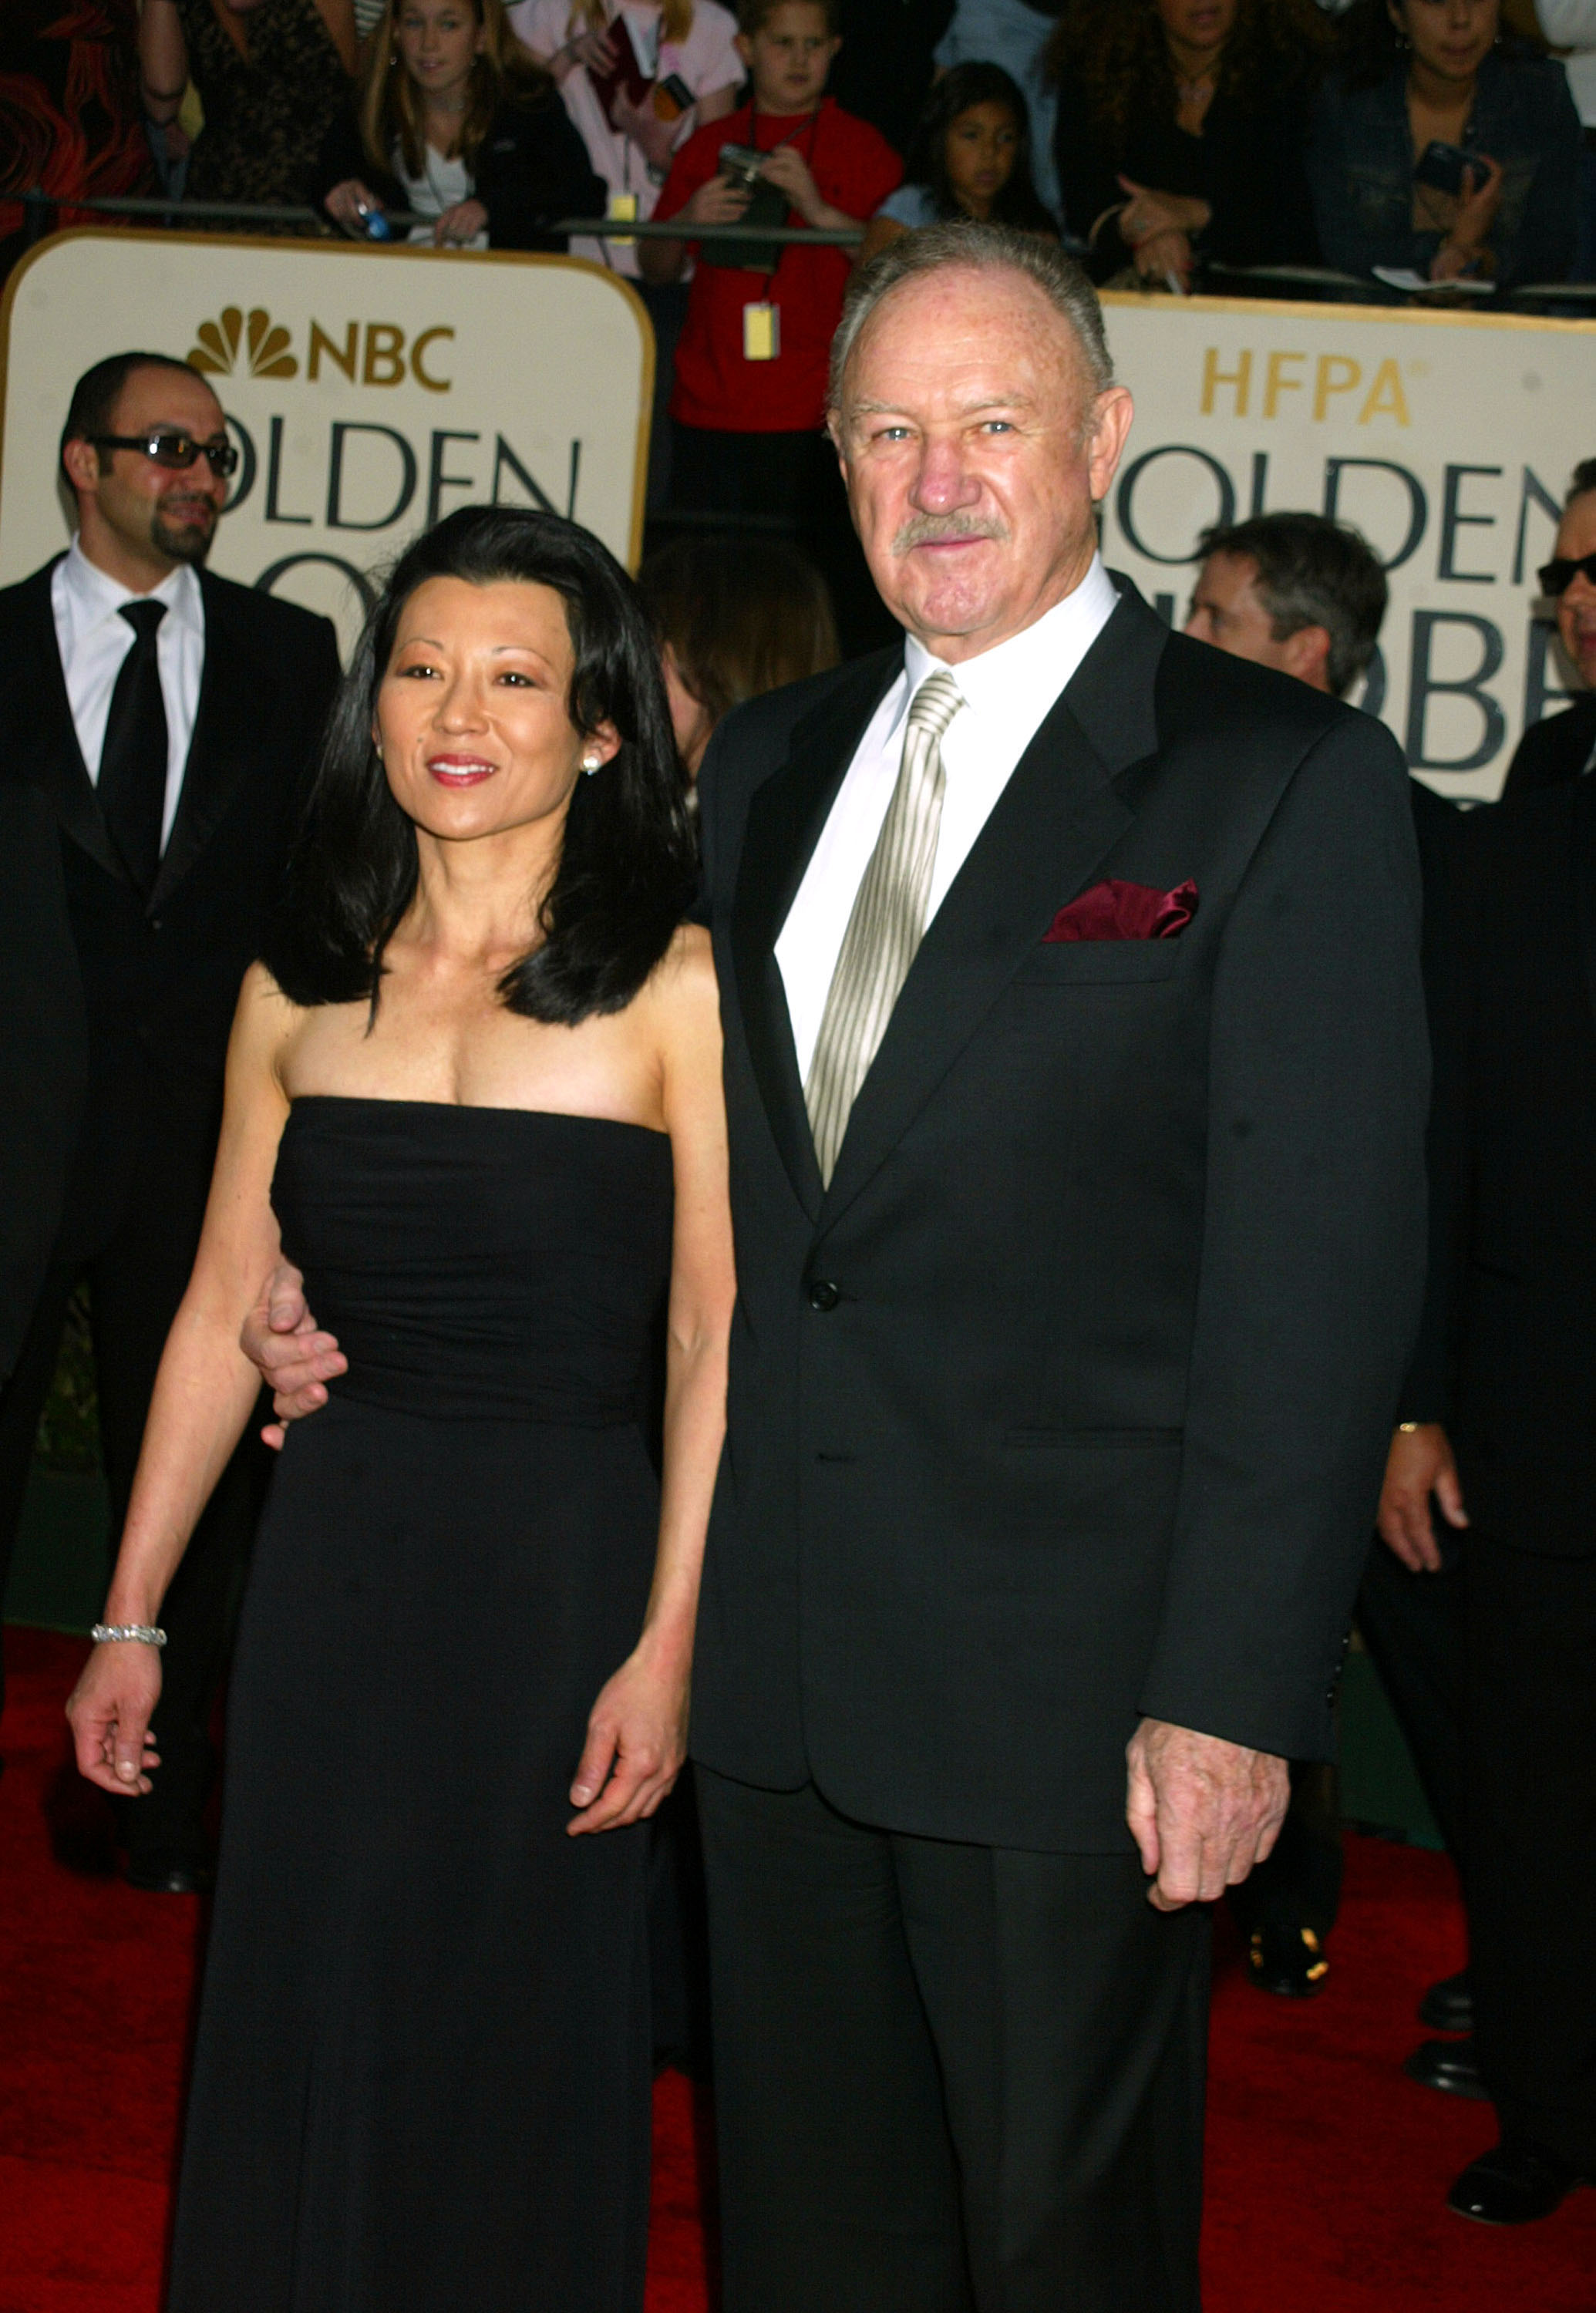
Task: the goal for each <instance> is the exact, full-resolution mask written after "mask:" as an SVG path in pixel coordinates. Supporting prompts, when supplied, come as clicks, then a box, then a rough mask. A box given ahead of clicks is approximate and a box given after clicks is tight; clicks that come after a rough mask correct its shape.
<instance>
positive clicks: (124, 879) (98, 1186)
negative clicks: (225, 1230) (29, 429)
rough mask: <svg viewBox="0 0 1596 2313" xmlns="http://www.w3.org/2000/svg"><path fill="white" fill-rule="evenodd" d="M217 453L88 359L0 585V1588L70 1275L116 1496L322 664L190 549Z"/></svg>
mask: <svg viewBox="0 0 1596 2313" xmlns="http://www.w3.org/2000/svg"><path fill="white" fill-rule="evenodd" d="M236 459H237V453H236V451H235V450H234V448H233V446H232V444H230V443H229V441H228V438H227V431H226V427H225V421H224V419H223V415H222V409H221V406H220V404H219V403H218V402H217V400H216V396H215V394H214V393H213V392H212V391H211V390H210V388H209V386H208V385H207V383H205V381H204V379H203V378H201V377H198V376H197V375H196V374H195V373H194V371H192V370H191V369H190V368H189V367H188V366H187V365H186V364H185V363H182V362H179V361H174V360H172V359H171V358H169V357H168V356H165V355H162V354H146V353H130V354H119V355H113V356H110V358H109V359H107V360H105V361H102V362H99V363H96V364H95V365H94V367H93V369H91V370H89V371H88V372H87V373H86V374H85V375H84V377H83V378H81V379H80V380H79V382H78V384H77V387H76V389H75V392H74V395H73V400H72V405H71V408H70V409H69V410H68V412H67V414H66V427H65V429H64V432H63V435H62V444H61V464H62V469H63V471H64V474H65V477H66V482H67V484H68V486H69V488H71V491H72V493H73V496H74V498H75V502H76V508H77V534H76V536H75V538H74V540H73V541H72V544H71V546H70V548H69V549H68V550H67V551H66V553H65V554H62V555H59V556H57V558H55V559H54V560H53V561H51V562H50V563H48V565H47V566H46V567H44V568H43V569H41V570H39V571H37V572H35V574H34V575H33V576H31V578H27V579H24V580H23V581H22V584H21V585H16V586H10V587H7V588H6V589H5V590H4V593H0V840H3V841H4V858H5V863H6V868H7V873H8V878H9V882H8V888H7V895H6V902H5V907H4V911H0V997H4V998H5V1002H4V1023H5V1029H4V1038H3V1039H0V1590H3V1588H4V1575H5V1570H6V1567H7V1565H8V1562H9V1560H10V1556H11V1550H12V1543H13V1537H14V1535H15V1531H16V1526H17V1520H18V1517H19V1516H20V1513H21V1508H22V1495H23V1490H24V1487H25V1484H26V1480H27V1473H28V1465H29V1460H30V1457H31V1452H32V1447H33V1438H34V1433H35V1431H36V1429H37V1428H38V1425H39V1415H40V1406H41V1404H42V1403H43V1400H44V1396H45V1394H46V1392H47V1390H48V1386H49V1381H50V1376H51V1374H52V1372H53V1370H54V1367H55V1361H56V1354H57V1348H58V1345H59V1342H60V1339H61V1332H62V1325H63V1322H64V1318H65V1315H66V1305H67V1301H68V1298H69V1297H70V1295H71V1292H72V1290H73V1288H74V1286H75V1283H76V1282H77V1280H79V1278H81V1277H83V1276H84V1275H86V1276H87V1277H88V1279H89V1281H90V1288H91V1297H92V1317H93V1345H94V1360H95V1370H96V1380H97V1383H98V1390H99V1403H100V1430H101V1446H102V1448H103V1454H104V1461H105V1471H106V1476H107V1479H108V1480H109V1482H110V1496H111V1506H112V1511H113V1516H114V1517H116V1518H117V1519H118V1520H119V1518H120V1515H121V1512H122V1511H123V1509H124V1508H126V1505H127V1500H128V1492H129V1490H130V1488H131V1485H132V1481H133V1469H134V1464H135V1462H136V1461H137V1455H138V1446H139V1439H140V1437H141V1436H142V1433H143V1429H144V1421H145V1413H146V1412H147V1410H148V1406H149V1400H150V1393H151V1391H152V1389H153V1388H154V1378H155V1368H156V1366H157V1364H158V1362H159V1360H160V1355H161V1350H162V1347H163V1342H164V1341H165V1338H166V1329H167V1327H168V1326H169V1325H170V1324H171V1322H172V1316H173V1315H174V1314H175V1312H176V1309H177V1305H178V1302H179V1300H180V1299H181V1296H182V1292H183V1288H184V1287H185V1285H186V1284H187V1282H188V1276H189V1271H190V1267H191V1266H192V1263H193V1259H194V1253H195V1248H196V1246H197V1245H198V1241H199V1224H200V1219H201V1216H202V1214H203V1212H204V1209H205V1199H206V1194H207V1190H208V1188H209V1184H210V1171H211V1164H212V1161H213V1159H214V1157H215V1154H216V1133H217V1130H218V1127H219V1124H220V1121H221V1107H222V1070H223V1062H224V1060H225V1053H226V1046H227V1033H228V1029H229V1026H230V1025H231V1022H232V1016H233V1009H234V1003H235V1001H236V999H237V995H238V986H239V981H240V980H241V978H242V974H243V972H244V969H245V967H246V965H247V964H248V963H250V962H251V959H252V958H253V956H254V954H255V952H256V945H257V942H258V940H259V937H260V928H261V924H262V921H263V919H264V915H265V911H266V910H267V908H268V906H269V904H270V901H271V899H272V897H273V894H274V893H275V891H276V888H277V884H278V876H279V875H280V874H281V870H282V865H283V860H284V857H285V854H286V849H287V842H288V839H289V834H290V830H291V827H292V824H293V821H294V816H295V810H296V807H297V803H298V798H299V796H300V792H301V789H302V787H303V783H304V778H305V776H306V774H307V773H308V771H309V770H310V768H311V764H312V761H313V756H314V752H315V748H316V744H317V741H318V738H319V735H320V729H321V723H322V716H323V714H324V712H325V710H326V708H327V706H328V705H329V703H330V701H331V694H332V690H333V688H334V686H335V684H336V682H337V681H338V671H339V670H338V652H337V647H336V644H335V641H334V638H333V632H332V629H331V624H330V623H329V621H328V620H325V619H318V618H313V617H312V616H311V614H310V613H309V612H308V611H302V610H299V609H297V608H295V606H294V605H293V604H291V603H287V602H274V601H272V600H271V598H270V597H269V595H265V594H257V593H255V592H254V591H253V590H252V589H251V588H249V587H245V586H237V585H230V584H229V583H228V582H227V581H226V580H225V579H221V578H216V577H213V576H211V575H210V574H209V572H207V570H206V569H205V567H204V564H205V558H206V555H207V552H208V551H209V549H210V545H211V541H212V540H213V538H214V537H215V535H216V523H217V521H218V520H219V519H220V517H221V514H222V510H223V506H224V505H225V498H226V492H227V478H228V475H229V474H230V473H231V471H232V470H233V468H234V463H235V462H236ZM257 1475H258V1473H257ZM252 1509H253V1494H252V1481H251V1473H250V1470H249V1467H248V1463H247V1456H243V1457H240V1458H239V1459H238V1460H237V1461H236V1462H235V1464H234V1467H233V1468H232V1470H231V1471H230V1472H229V1473H228V1476H227V1478H226V1479H225V1481H224V1482H223V1484H222V1485H221V1487H220V1488H219V1489H218V1491H217V1493H216V1497H215V1499H214V1500H213V1503H212V1506H211V1508H210V1510H209V1511H208V1512H207V1517H206V1518H205V1520H204V1522H203V1524H202V1526H201V1528H200V1531H199V1533H198V1535H197V1536H196V1543H197V1551H196V1552H194V1553H191V1556H192V1560H193V1562H192V1565H191V1566H190V1565H189V1564H185V1566H184V1569H183V1572H182V1575H181V1577H180V1579H179V1581H178V1582H177V1583H176V1584H174V1585H173V1587H172V1596H171V1598H170V1601H169V1604H168V1611H167V1639H168V1645H167V1649H166V1658H165V1671H166V1676H165V1686H164V1692H163V1701H162V1709H161V1718H160V1727H159V1733H160V1738H161V1746H162V1766H161V1771H160V1773H159V1775H158V1776H157V1778H156V1779H155V1790H154V1792H153V1793H152V1794H151V1796H150V1797H149V1798H148V1799H143V1800H140V1801H137V1803H135V1802H126V1803H122V1804H123V1806H124V1815H125V1823H124V1831H125V1837H126V1844H127V1849H128V1877H129V1878H131V1879H132V1880H133V1881H134V1883H135V1884H136V1885H137V1886H144V1887H149V1888H153V1889H170V1890H172V1891H183V1890H189V1889H192V1888H194V1887H196V1886H199V1885H201V1884H202V1883H203V1880H204V1878H205V1877H206V1872H207V1857H206V1851H205V1844H204V1833H203V1828H202V1813H203V1807H204V1800H205V1794H206V1783H207V1775H208V1769H209V1750H208V1746H207V1732H206V1721H207V1716H208V1711H209V1704H210V1699H211V1695H212V1693H213V1691H214V1688H215V1685H216V1678H217V1675H218V1674H219V1671H220V1667H221V1657H222V1651H223V1646H224V1640H225V1628H226V1619H227V1612H228V1606H229V1602H230V1598H231V1596H232V1593H233V1589H234V1584H235V1580H236V1576H237V1571H238V1560H239V1555H240V1552H242V1549H243V1547H244V1546H245V1544H246V1543H247V1540H248V1535H249V1531H250V1526H251V1517H252ZM113 1539H114V1537H113Z"/></svg>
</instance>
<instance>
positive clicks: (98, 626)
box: [50, 539, 205, 851]
mask: <svg viewBox="0 0 1596 2313" xmlns="http://www.w3.org/2000/svg"><path fill="white" fill-rule="evenodd" d="M124 602H164V603H165V605H166V616H165V617H164V618H163V620H162V621H161V624H160V627H159V629H157V631H156V635H155V664H156V666H157V667H158V668H159V669H160V673H161V699H162V702H163V705H164V707H165V708H166V807H165V811H164V813H163V815H162V820H161V849H162V850H163V851H164V850H165V849H166V845H167V840H168V839H169V837H170V836H171V834H172V822H173V820H174V819H175V818H176V817H177V805H178V797H179V796H181V794H182V791H183V767H184V765H185V764H186V763H187V761H188V760H189V743H190V740H191V739H192V738H193V736H194V717H195V716H196V715H197V714H198V709H199V682H200V678H201V676H202V675H203V674H204V673H205V599H204V597H203V595H202V594H200V591H199V581H198V578H197V577H196V576H195V575H194V572H193V570H192V569H191V568H190V566H189V565H188V563H186V562H180V563H179V565H178V567H177V568H176V569H175V570H174V571H173V572H172V576H171V577H170V578H163V580H162V581H161V584H160V585H158V586H156V587H154V589H153V590H152V592H151V593H150V594H147V595H145V594H135V593H134V592H133V590H132V588H131V587H129V586H124V585H122V584H121V582H120V580H119V579H117V578H110V577H108V576H106V574H105V572H104V571H103V570H101V569H100V568H98V567H96V565H95V564H93V562H91V561H90V559H89V558H88V556H87V555H86V554H85V553H84V550H83V548H82V546H81V545H80V544H79V542H78V541H77V540H76V539H74V540H73V541H72V545H71V548H70V550H68V552H67V553H66V555H65V557H64V558H62V560H60V561H59V562H57V565H56V567H55V569H54V570H53V571H52V572H51V574H50V609H51V611H52V612H53V613H54V616H55V621H56V646H57V649H58V650H59V652H60V654H61V672H62V673H63V674H64V675H65V676H66V699H67V703H68V705H69V706H70V707H71V708H72V724H73V728H74V730H75V732H76V733H77V743H78V745H79V747H80V748H81V749H82V751H83V759H84V763H85V765H86V766H87V769H88V773H89V777H90V778H92V779H93V781H94V783H95V785H96V786H98V785H99V781H100V758H101V755H102V754H103V753H104V752H105V726H106V723H107V721H108V719H109V717H110V695H111V692H112V691H113V690H115V689H116V687H117V677H118V675H119V674H120V673H121V671H122V661H123V660H124V659H125V658H126V657H127V655H128V652H129V651H130V650H131V649H132V647H133V629H132V628H131V627H130V626H129V625H128V621H127V620H126V619H124V618H123V617H121V616H120V611H121V607H122V604H123V603H124Z"/></svg>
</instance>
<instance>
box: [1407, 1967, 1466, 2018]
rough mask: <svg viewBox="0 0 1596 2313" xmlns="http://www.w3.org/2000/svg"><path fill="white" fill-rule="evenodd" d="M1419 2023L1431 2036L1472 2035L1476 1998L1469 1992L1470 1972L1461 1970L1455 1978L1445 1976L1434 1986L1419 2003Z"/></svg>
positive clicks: (1453, 1976)
mask: <svg viewBox="0 0 1596 2313" xmlns="http://www.w3.org/2000/svg"><path fill="white" fill-rule="evenodd" d="M1419 2022H1420V2023H1421V2024H1424V2025H1425V2026H1427V2027H1428V2028H1429V2029H1430V2030H1431V2031H1432V2032H1472V2031H1473V2029H1474V1994H1473V1993H1472V1992H1470V1991H1469V1989H1468V1969H1467V1968H1459V1971H1458V1973H1457V1974H1456V1975H1443V1976H1442V1979H1441V1982H1440V1983H1433V1984H1432V1985H1431V1986H1430V1989H1429V1991H1428V1992H1425V1994H1424V1998H1423V1999H1422V2000H1421V2001H1420V2002H1419Z"/></svg>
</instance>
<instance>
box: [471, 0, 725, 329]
mask: <svg viewBox="0 0 1596 2313" xmlns="http://www.w3.org/2000/svg"><path fill="white" fill-rule="evenodd" d="M509 20H510V29H511V30H512V31H514V33H515V34H516V38H517V40H520V41H521V42H522V43H523V44H524V46H525V47H526V48H529V49H530V50H531V52H532V54H533V57H534V58H535V59H536V61H537V62H538V63H539V64H541V65H542V66H545V68H546V69H547V70H548V71H550V72H551V73H552V74H553V75H554V78H555V80H556V81H557V82H558V84H559V86H560V94H561V96H563V97H564V99H565V105H566V110H567V111H568V112H569V114H570V117H571V119H572V120H573V121H574V122H575V123H576V126H577V128H578V129H579V130H580V132H581V136H582V142H583V143H584V144H585V145H586V147H587V155H588V158H589V160H591V162H592V163H593V165H594V167H595V169H596V170H597V171H598V173H599V175H600V176H601V177H602V178H603V179H604V185H605V187H606V189H607V192H608V200H607V202H606V201H602V200H601V201H600V203H599V205H598V213H599V214H602V215H611V216H614V217H616V218H617V219H619V218H622V217H638V218H645V217H649V216H652V215H653V214H654V205H655V202H656V201H657V199H658V198H659V189H660V187H661V186H662V185H663V184H664V182H665V180H666V173H667V171H669V168H670V165H671V157H672V155H673V154H675V152H676V150H677V149H678V147H680V146H681V145H683V144H685V143H686V141H687V138H688V137H689V136H691V135H692V131H693V130H694V129H695V128H702V127H703V126H704V125H705V123H706V122H708V121H711V120H719V119H723V118H724V117H725V115H726V114H727V113H728V112H729V111H730V110H731V109H732V106H733V105H734V104H735V103H736V94H737V91H738V89H739V88H740V87H741V86H742V83H743V65H742V59H741V57H739V56H738V55H737V51H736V31H737V24H736V17H735V16H733V15H732V14H731V13H730V11H729V10H728V9H726V8H722V7H719V6H718V5H717V0H663V4H662V0H515V4H514V5H513V6H512V7H511V8H510V10H509ZM572 246H573V251H574V253H575V254H576V255H577V256H578V257H591V258H593V259H595V261H596V262H597V263H599V264H601V265H609V266H611V267H612V268H613V269H614V270H615V271H616V272H617V273H624V274H627V275H629V276H630V277H631V278H632V279H634V280H635V279H636V277H637V273H638V250H637V243H636V242H632V241H629V240H627V239H626V238H625V236H624V235H622V237H621V238H620V239H619V240H617V241H585V240H580V241H578V242H574V243H573V244H572ZM658 319H659V317H658V316H657V315H656V317H655V320H656V327H657V326H658Z"/></svg>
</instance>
